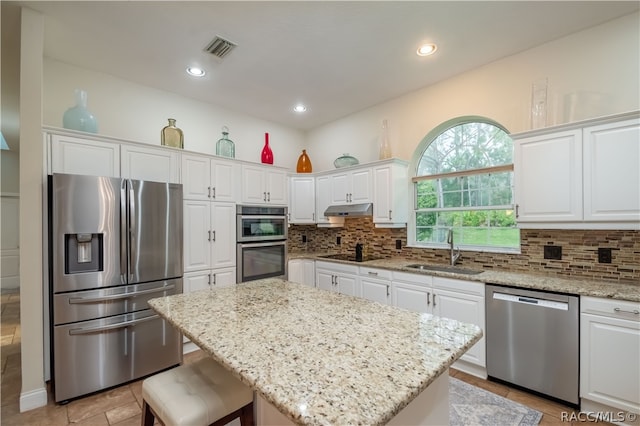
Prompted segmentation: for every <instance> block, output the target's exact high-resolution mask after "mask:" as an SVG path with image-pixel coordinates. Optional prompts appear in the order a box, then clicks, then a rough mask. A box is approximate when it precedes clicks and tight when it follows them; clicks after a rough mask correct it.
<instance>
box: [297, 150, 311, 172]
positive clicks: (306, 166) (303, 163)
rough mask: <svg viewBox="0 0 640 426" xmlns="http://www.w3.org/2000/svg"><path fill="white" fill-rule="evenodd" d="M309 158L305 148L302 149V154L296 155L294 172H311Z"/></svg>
mask: <svg viewBox="0 0 640 426" xmlns="http://www.w3.org/2000/svg"><path fill="white" fill-rule="evenodd" d="M311 169H312V166H311V160H310V159H309V156H308V155H307V150H306V149H303V150H302V154H300V157H298V165H297V167H296V172H298V173H311Z"/></svg>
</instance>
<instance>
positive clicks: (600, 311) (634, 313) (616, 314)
mask: <svg viewBox="0 0 640 426" xmlns="http://www.w3.org/2000/svg"><path fill="white" fill-rule="evenodd" d="M580 312H582V313H589V314H595V315H604V316H608V317H612V318H620V319H626V320H632V321H633V320H635V321H640V303H638V302H630V301H627V300H614V299H601V298H598V297H589V296H583V297H581V298H580Z"/></svg>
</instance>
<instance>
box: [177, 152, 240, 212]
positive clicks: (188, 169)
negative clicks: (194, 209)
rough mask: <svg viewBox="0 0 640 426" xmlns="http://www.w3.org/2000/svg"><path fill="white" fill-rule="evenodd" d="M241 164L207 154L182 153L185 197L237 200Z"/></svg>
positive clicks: (225, 200) (226, 200) (224, 200)
mask: <svg viewBox="0 0 640 426" xmlns="http://www.w3.org/2000/svg"><path fill="white" fill-rule="evenodd" d="M239 183H240V164H239V163H238V162H236V161H233V160H225V159H223V158H212V157H211V156H206V155H196V154H183V155H182V185H183V193H184V197H185V198H188V199H192V200H210V201H223V202H236V201H238V200H239V198H240V185H239Z"/></svg>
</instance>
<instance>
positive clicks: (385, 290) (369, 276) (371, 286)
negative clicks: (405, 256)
mask: <svg viewBox="0 0 640 426" xmlns="http://www.w3.org/2000/svg"><path fill="white" fill-rule="evenodd" d="M360 288H361V291H362V297H363V298H364V299H368V300H371V301H373V302H378V303H382V304H383V305H390V304H391V271H388V270H385V269H374V268H367V267H364V266H361V267H360Z"/></svg>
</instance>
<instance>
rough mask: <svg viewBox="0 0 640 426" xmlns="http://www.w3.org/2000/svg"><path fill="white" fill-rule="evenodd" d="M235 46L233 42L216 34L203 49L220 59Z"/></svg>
mask: <svg viewBox="0 0 640 426" xmlns="http://www.w3.org/2000/svg"><path fill="white" fill-rule="evenodd" d="M235 47H236V44H235V43H232V42H230V41H229V40H225V39H223V38H222V37H220V36H216V37H215V38H214V39H213V40H212V41H211V43H209V44H208V45H207V47H205V48H204V50H205V52H209V53H211V54H212V55H213V56H215V57H217V58H220V59H222V58H224V57H225V56H227V55H228V54H229V53H230V52H231V51H232V50H233V49H234V48H235Z"/></svg>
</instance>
